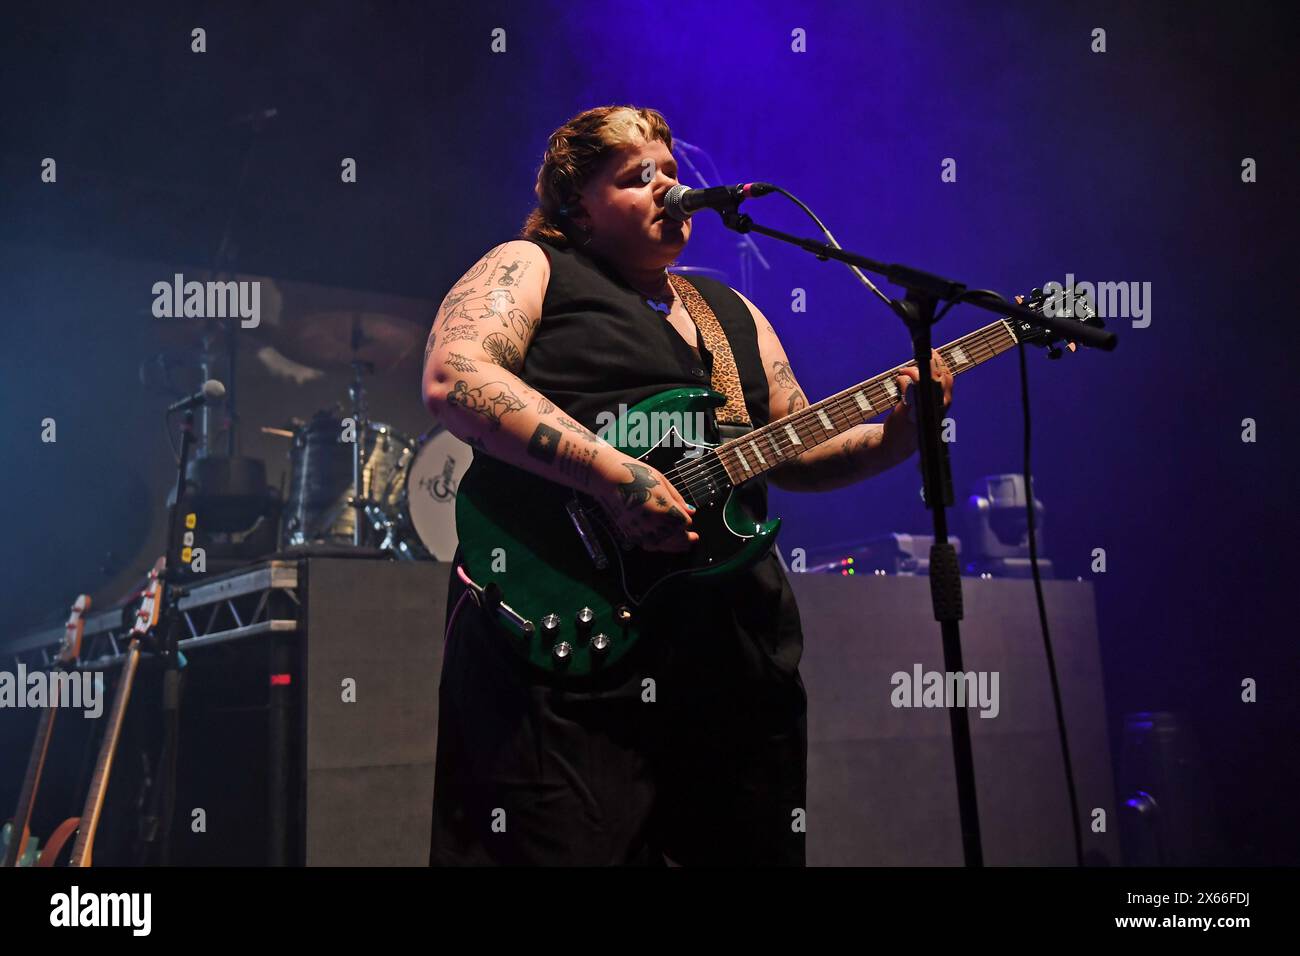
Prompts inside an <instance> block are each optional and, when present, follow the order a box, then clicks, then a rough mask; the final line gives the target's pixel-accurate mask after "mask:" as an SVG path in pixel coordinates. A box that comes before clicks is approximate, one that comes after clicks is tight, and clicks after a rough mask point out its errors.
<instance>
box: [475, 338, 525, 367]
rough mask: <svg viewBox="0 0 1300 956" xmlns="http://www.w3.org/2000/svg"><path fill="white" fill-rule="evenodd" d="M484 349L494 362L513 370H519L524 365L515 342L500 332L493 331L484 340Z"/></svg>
mask: <svg viewBox="0 0 1300 956" xmlns="http://www.w3.org/2000/svg"><path fill="white" fill-rule="evenodd" d="M483 351H485V352H487V354H488V355H489V356H491V358H492V364H494V365H500V366H501V367H502V368H504V369H508V370H509V371H511V372H517V371H519V369H520V368H521V367H522V366H523V364H524V360H523V358H522V357H521V356H520V354H519V349H517V348H516V347H515V343H513V342H511V341H510V340H509V339H508V338H506V337H505V336H504V335H502V334H501V333H500V332H493V333H492V334H491V335H489V336H488V337H487V338H486V339H484V340H483Z"/></svg>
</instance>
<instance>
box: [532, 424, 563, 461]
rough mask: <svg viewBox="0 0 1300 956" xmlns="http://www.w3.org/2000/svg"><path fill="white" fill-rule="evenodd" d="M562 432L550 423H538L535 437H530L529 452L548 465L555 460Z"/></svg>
mask: <svg viewBox="0 0 1300 956" xmlns="http://www.w3.org/2000/svg"><path fill="white" fill-rule="evenodd" d="M560 438H561V436H560V433H559V431H558V430H557V429H554V428H552V427H551V426H550V425H544V424H538V426H537V430H536V431H534V432H533V437H532V438H530V439H528V454H530V455H531V456H532V457H534V458H536V459H537V460H538V461H544V462H546V463H547V464H548V465H549V464H550V463H551V462H553V461H555V452H556V449H557V448H559V445H560Z"/></svg>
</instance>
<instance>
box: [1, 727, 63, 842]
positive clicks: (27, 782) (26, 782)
mask: <svg viewBox="0 0 1300 956" xmlns="http://www.w3.org/2000/svg"><path fill="white" fill-rule="evenodd" d="M57 713H58V708H57V707H54V706H50V707H48V708H46V710H45V712H44V713H43V714H41V720H40V723H39V724H38V725H37V728H36V741H35V742H34V743H33V744H32V753H31V756H30V757H28V758H27V774H26V775H25V776H24V777H23V789H22V791H21V792H20V793H19V796H18V808H17V809H16V810H14V837H13V839H12V840H11V841H10V843H9V846H8V847H7V848H6V849H5V857H4V861H3V863H2V864H0V865H3V866H17V864H18V855H19V850H20V849H21V848H22V842H23V833H24V832H25V831H26V829H27V826H28V824H29V823H30V822H31V819H32V806H33V805H34V804H35V803H36V788H37V787H38V786H39V785H40V782H41V771H42V770H43V769H44V767H45V755H46V754H47V753H48V752H49V749H50V736H51V735H52V734H53V732H54V715H55V714H57Z"/></svg>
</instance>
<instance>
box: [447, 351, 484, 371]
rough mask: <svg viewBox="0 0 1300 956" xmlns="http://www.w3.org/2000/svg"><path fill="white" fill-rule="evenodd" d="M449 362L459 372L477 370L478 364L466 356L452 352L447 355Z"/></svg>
mask: <svg viewBox="0 0 1300 956" xmlns="http://www.w3.org/2000/svg"><path fill="white" fill-rule="evenodd" d="M447 364H448V365H450V366H451V367H452V368H454V369H455V370H456V371H458V372H477V371H478V366H477V365H475V364H474V363H473V362H471V361H470V360H469V359H467V358H465V356H463V355H461V354H459V353H457V352H452V353H451V354H450V355H448V356H447Z"/></svg>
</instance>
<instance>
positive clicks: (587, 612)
mask: <svg viewBox="0 0 1300 956" xmlns="http://www.w3.org/2000/svg"><path fill="white" fill-rule="evenodd" d="M594 620H596V612H595V611H593V610H592V609H591V608H589V607H584V608H583V609H582V610H581V611H579V612H578V613H577V614H575V615H574V616H573V623H574V624H576V625H578V627H579V628H587V627H591V622H592V621H594Z"/></svg>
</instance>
